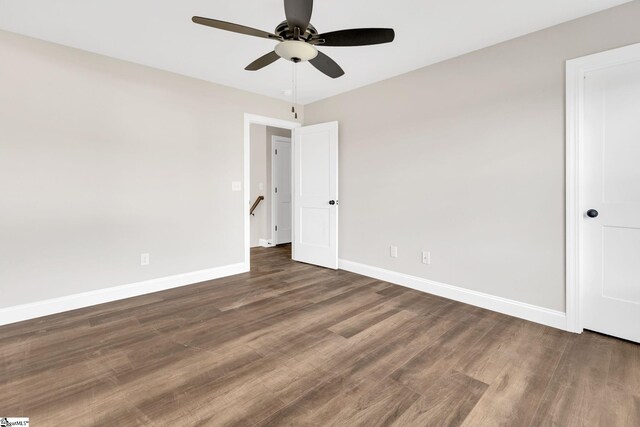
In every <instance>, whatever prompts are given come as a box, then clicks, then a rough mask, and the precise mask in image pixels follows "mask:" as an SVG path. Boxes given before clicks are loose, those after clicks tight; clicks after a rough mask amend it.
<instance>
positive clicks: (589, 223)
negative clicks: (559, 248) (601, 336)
mask: <svg viewBox="0 0 640 427" xmlns="http://www.w3.org/2000/svg"><path fill="white" fill-rule="evenodd" d="M584 108H585V109H584V129H585V135H584V144H585V146H584V151H583V156H584V157H583V164H584V170H583V171H582V183H583V185H582V188H583V194H582V200H583V203H584V204H583V206H582V208H583V212H584V218H583V224H582V227H583V228H582V235H583V242H582V245H583V247H582V250H583V254H584V257H583V260H582V273H583V276H582V277H583V278H584V280H583V304H584V308H583V316H584V327H585V328H586V329H591V330H594V331H598V332H602V333H605V334H609V335H613V336H617V337H620V338H624V339H627V340H631V341H636V342H640V61H637V62H632V63H627V64H622V65H617V66H613V67H608V68H604V69H601V70H597V71H591V72H589V73H587V74H586V76H585V99H584Z"/></svg>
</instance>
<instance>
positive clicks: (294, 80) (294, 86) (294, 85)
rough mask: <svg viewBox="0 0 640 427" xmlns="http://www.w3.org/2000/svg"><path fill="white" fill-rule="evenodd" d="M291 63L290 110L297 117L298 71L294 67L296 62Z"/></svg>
mask: <svg viewBox="0 0 640 427" xmlns="http://www.w3.org/2000/svg"><path fill="white" fill-rule="evenodd" d="M291 65H292V67H293V69H292V71H291V98H292V100H291V103H292V105H291V112H292V113H293V115H294V117H295V118H296V119H297V118H298V112H297V111H296V106H297V104H298V72H297V68H296V63H295V62H291Z"/></svg>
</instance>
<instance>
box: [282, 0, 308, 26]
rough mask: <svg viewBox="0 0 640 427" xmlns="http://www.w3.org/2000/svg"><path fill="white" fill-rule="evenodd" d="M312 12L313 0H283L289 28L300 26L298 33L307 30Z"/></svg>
mask: <svg viewBox="0 0 640 427" xmlns="http://www.w3.org/2000/svg"><path fill="white" fill-rule="evenodd" d="M312 12H313V0H284V13H285V15H286V16H287V24H289V29H291V30H292V31H293V29H294V28H295V27H298V28H300V34H304V32H305V31H307V27H308V26H309V22H310V21H311V13H312Z"/></svg>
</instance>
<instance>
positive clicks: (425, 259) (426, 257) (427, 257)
mask: <svg viewBox="0 0 640 427" xmlns="http://www.w3.org/2000/svg"><path fill="white" fill-rule="evenodd" d="M422 263H423V264H427V265H429V264H431V252H428V251H422Z"/></svg>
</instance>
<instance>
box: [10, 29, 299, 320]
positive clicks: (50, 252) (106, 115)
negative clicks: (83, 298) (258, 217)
mask: <svg viewBox="0 0 640 427" xmlns="http://www.w3.org/2000/svg"><path fill="white" fill-rule="evenodd" d="M0 58H1V59H0V61H1V62H2V65H1V66H0V195H1V197H0V295H1V297H0V308H1V307H8V306H13V305H17V304H23V303H27V302H33V301H40V300H45V299H49V298H54V297H60V296H65V295H70V294H75V293H80V292H85V291H91V290H95V289H101V288H106V287H111V286H117V285H123V284H129V283H133V282H138V281H142V280H147V279H152V278H157V277H164V276H168V275H173V274H179V273H186V272H191V271H197V270H202V269H207V268H211V267H217V266H223V265H229V264H234V263H239V262H242V261H243V214H244V208H243V200H244V196H243V193H242V192H232V191H231V182H232V181H242V179H243V153H242V147H243V120H244V113H253V114H259V115H264V116H270V117H275V118H280V119H287V120H288V119H290V118H291V115H290V111H289V108H290V106H289V104H287V103H284V102H280V101H277V100H273V99H270V98H266V97H262V96H257V95H253V94H250V93H247V92H243V91H239V90H235V89H230V88H226V87H223V86H219V85H215V84H211V83H207V82H204V81H199V80H195V79H191V78H187V77H182V76H178V75H175V74H171V73H167V72H163V71H158V70H154V69H150V68H146V67H143V66H138V65H134V64H131V63H127V62H124V61H118V60H115V59H111V58H107V57H103V56H99V55H94V54H90V53H87V52H82V51H79V50H75V49H70V48H66V47H62V46H58V45H54V44H50V43H45V42H41V41H37V40H34V39H29V38H26V37H22V36H18V35H14V34H11V33H7V32H0ZM143 252H147V253H150V254H151V264H150V265H149V266H147V267H141V266H140V254H141V253H143Z"/></svg>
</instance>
